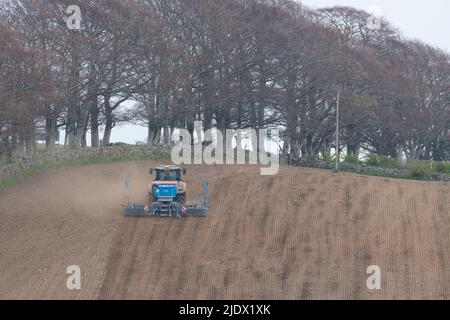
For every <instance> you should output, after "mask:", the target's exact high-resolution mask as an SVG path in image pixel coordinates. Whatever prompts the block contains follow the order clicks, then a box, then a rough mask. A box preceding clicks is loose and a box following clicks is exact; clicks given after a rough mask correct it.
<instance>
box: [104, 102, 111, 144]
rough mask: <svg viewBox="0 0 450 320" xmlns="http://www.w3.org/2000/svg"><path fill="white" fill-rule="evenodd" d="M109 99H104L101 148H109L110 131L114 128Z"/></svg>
mask: <svg viewBox="0 0 450 320" xmlns="http://www.w3.org/2000/svg"><path fill="white" fill-rule="evenodd" d="M109 99H110V97H108V96H107V97H105V132H104V133H103V146H104V147H107V146H109V143H110V140H111V131H112V128H113V127H114V119H113V114H112V109H111V103H110V101H109Z"/></svg>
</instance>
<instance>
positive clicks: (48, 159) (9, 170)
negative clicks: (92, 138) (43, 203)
mask: <svg viewBox="0 0 450 320" xmlns="http://www.w3.org/2000/svg"><path fill="white" fill-rule="evenodd" d="M170 151H171V147H170V146H149V145H139V146H116V147H107V148H98V149H92V148H80V149H77V150H65V149H61V150H58V151H55V152H51V153H42V154H38V155H35V156H31V157H19V158H17V159H16V160H15V161H14V163H12V164H9V165H6V166H3V167H0V180H2V179H5V178H7V177H11V176H15V175H18V174H20V173H21V172H23V171H24V170H26V169H29V168H31V167H35V166H40V165H44V164H46V163H54V162H59V161H67V160H77V159H82V158H86V157H100V158H104V159H111V160H112V159H118V158H127V157H137V156H144V157H145V156H149V157H150V156H152V155H154V154H155V153H161V152H170Z"/></svg>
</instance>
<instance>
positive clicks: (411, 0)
mask: <svg viewBox="0 0 450 320" xmlns="http://www.w3.org/2000/svg"><path fill="white" fill-rule="evenodd" d="M300 2H302V3H303V4H304V5H307V6H309V7H311V8H323V7H332V6H351V7H354V8H358V9H363V10H366V11H368V12H370V13H377V12H379V14H381V15H382V16H383V17H385V18H386V19H387V20H389V21H390V22H391V23H392V24H393V25H394V27H396V28H397V29H399V31H400V32H401V33H402V34H403V35H404V36H405V37H406V38H408V39H411V40H414V39H419V40H421V41H423V42H425V43H428V44H430V45H433V46H436V47H439V48H441V49H444V50H446V51H447V52H449V53H450V17H449V14H450V1H449V0H427V1H423V0H301V1H300ZM146 137H147V129H146V128H144V127H139V126H133V125H124V126H121V127H116V128H114V129H113V131H112V136H111V142H126V143H130V144H134V143H136V142H137V141H145V140H146Z"/></svg>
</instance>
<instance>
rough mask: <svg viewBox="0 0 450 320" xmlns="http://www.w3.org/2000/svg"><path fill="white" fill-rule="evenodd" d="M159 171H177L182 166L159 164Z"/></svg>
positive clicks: (157, 168)
mask: <svg viewBox="0 0 450 320" xmlns="http://www.w3.org/2000/svg"><path fill="white" fill-rule="evenodd" d="M156 170H157V171H177V170H181V168H180V167H178V166H158V167H156Z"/></svg>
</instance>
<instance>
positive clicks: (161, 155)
mask: <svg viewBox="0 0 450 320" xmlns="http://www.w3.org/2000/svg"><path fill="white" fill-rule="evenodd" d="M170 159H171V156H170V153H168V152H155V153H154V154H152V155H151V156H129V157H114V158H105V157H101V156H89V157H82V158H79V159H73V160H63V161H55V162H49V163H46V164H43V165H36V166H31V167H29V168H27V169H25V170H24V171H22V172H21V173H20V174H18V175H15V176H11V177H8V178H5V179H3V180H0V190H1V189H4V188H7V187H9V186H12V185H14V184H16V183H18V182H20V181H22V180H23V179H25V178H28V177H31V176H33V175H36V174H39V173H42V172H45V171H47V170H50V169H55V168H62V167H78V166H86V165H92V164H105V163H110V162H121V161H156V160H160V161H166V160H170Z"/></svg>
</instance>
